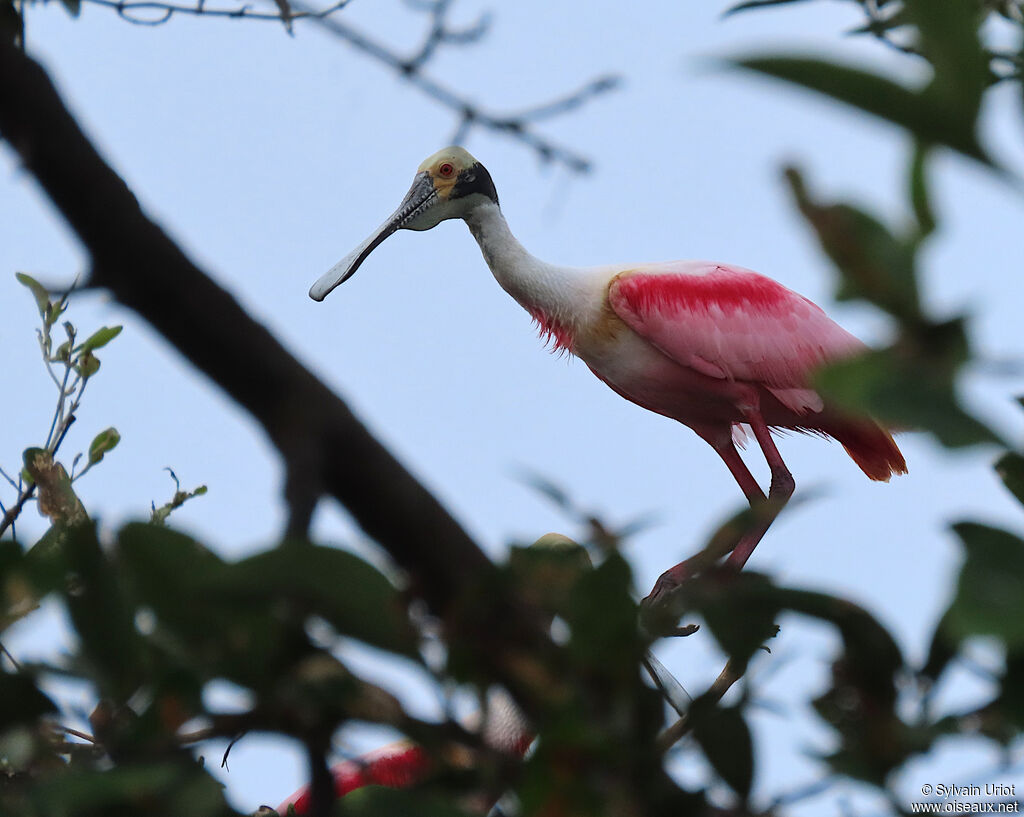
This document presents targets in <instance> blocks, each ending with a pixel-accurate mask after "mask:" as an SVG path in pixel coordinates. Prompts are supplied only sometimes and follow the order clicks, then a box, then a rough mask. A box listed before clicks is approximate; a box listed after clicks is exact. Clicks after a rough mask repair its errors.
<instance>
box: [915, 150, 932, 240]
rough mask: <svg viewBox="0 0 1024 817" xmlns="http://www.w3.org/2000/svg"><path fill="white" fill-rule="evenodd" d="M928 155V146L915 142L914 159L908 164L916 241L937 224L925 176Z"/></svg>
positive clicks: (929, 233)
mask: <svg viewBox="0 0 1024 817" xmlns="http://www.w3.org/2000/svg"><path fill="white" fill-rule="evenodd" d="M928 153H929V149H928V146H927V145H923V144H921V143H920V142H917V143H916V144H915V145H914V158H913V161H911V163H910V203H911V204H912V205H913V207H914V216H915V217H916V218H917V231H918V235H917V241H920V240H921V239H922V238H925V237H926V236H928V235H931V234H932V233H933V232H934V231H935V227H936V224H937V223H936V220H935V213H934V211H933V210H932V204H931V196H930V195H929V192H928V183H927V178H926V176H925V166H926V162H927V159H928Z"/></svg>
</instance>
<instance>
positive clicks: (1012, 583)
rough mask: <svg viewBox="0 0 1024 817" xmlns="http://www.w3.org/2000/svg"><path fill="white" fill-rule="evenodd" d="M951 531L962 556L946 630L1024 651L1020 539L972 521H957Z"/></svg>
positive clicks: (1023, 557)
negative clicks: (991, 639)
mask: <svg viewBox="0 0 1024 817" xmlns="http://www.w3.org/2000/svg"><path fill="white" fill-rule="evenodd" d="M953 530H954V531H955V532H956V534H957V536H959V537H960V540H961V541H962V542H963V545H964V550H965V551H966V554H967V560H966V561H965V562H964V565H963V567H962V568H961V570H960V578H959V581H958V582H957V591H956V597H955V598H954V600H953V604H952V606H951V607H950V608H949V612H948V613H947V618H948V622H949V631H950V633H951V634H952V635H953V636H954V637H956V638H960V639H963V638H967V637H969V636H973V635H991V636H996V637H997V638H1000V639H1002V640H1003V641H1004V642H1005V643H1006V647H1007V649H1008V650H1011V651H1012V650H1018V651H1020V650H1024V541H1022V540H1021V539H1019V538H1018V537H1017V536H1014V535H1013V534H1012V533H1009V532H1008V531H1005V530H1000V529H999V528H993V527H989V526H988V525H982V524H978V523H976V522H958V523H957V524H955V525H953Z"/></svg>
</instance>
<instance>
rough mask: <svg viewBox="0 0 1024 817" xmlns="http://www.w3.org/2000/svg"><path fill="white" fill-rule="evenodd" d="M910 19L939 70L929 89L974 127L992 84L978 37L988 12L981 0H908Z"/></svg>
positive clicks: (923, 50)
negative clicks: (979, 2)
mask: <svg viewBox="0 0 1024 817" xmlns="http://www.w3.org/2000/svg"><path fill="white" fill-rule="evenodd" d="M904 10H905V13H906V18H907V21H908V22H910V23H912V24H913V25H915V26H916V27H917V30H918V32H919V33H920V37H919V42H918V47H919V49H920V51H921V53H922V54H923V55H924V57H925V59H927V60H928V62H930V63H931V64H932V67H933V68H934V69H935V76H934V78H933V79H932V82H931V84H930V85H929V86H928V88H927V90H926V94H927V95H928V96H931V97H934V98H935V99H937V100H941V102H942V103H944V104H945V105H946V106H947V107H948V108H949V110H950V112H951V116H955V117H956V118H957V119H959V120H960V121H961V122H962V123H964V124H965V125H966V124H970V125H971V126H972V127H973V124H974V120H975V119H976V118H977V116H978V108H979V107H980V105H981V95H982V93H983V92H984V90H985V87H986V86H987V85H988V80H989V67H988V59H987V57H986V55H985V52H984V50H983V49H982V47H981V41H980V40H979V39H978V25H979V24H980V23H981V21H982V18H983V16H984V13H985V12H983V10H982V8H981V7H980V6H979V4H978V2H977V0H944V1H943V3H942V6H941V9H940V8H937V7H936V5H935V3H934V2H933V0H905V3H904Z"/></svg>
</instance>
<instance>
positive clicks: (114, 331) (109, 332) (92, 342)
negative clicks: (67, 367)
mask: <svg viewBox="0 0 1024 817" xmlns="http://www.w3.org/2000/svg"><path fill="white" fill-rule="evenodd" d="M122 328H123V327H121V326H104V327H102V328H101V329H97V330H96V331H95V332H93V333H92V334H91V335H89V337H88V338H86V339H85V342H84V343H83V344H81V345H80V346H78V347H77V348H76V349H75V351H76V352H79V351H80V352H82V353H83V354H84V353H87V352H91V351H93V350H94V349H99V348H101V347H103V346H106V345H107V344H108V343H110V341H112V340H113V339H114V338H116V337H117V336H118V335H120V334H121V329H122Z"/></svg>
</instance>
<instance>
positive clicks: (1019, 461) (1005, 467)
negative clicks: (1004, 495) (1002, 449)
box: [996, 451, 1024, 505]
mask: <svg viewBox="0 0 1024 817" xmlns="http://www.w3.org/2000/svg"><path fill="white" fill-rule="evenodd" d="M996 473H997V474H999V478H1000V479H1001V480H1002V481H1003V485H1005V486H1006V487H1007V489H1008V490H1009V491H1010V493H1011V494H1013V495H1014V496H1015V497H1016V498H1017V501H1018V502H1020V503H1021V504H1022V505H1024V456H1021V455H1020V454H1017V453H1015V452H1013V451H1011V452H1009V453H1007V454H1003V456H1001V457H1000V458H999V459H998V460H997V461H996Z"/></svg>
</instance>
